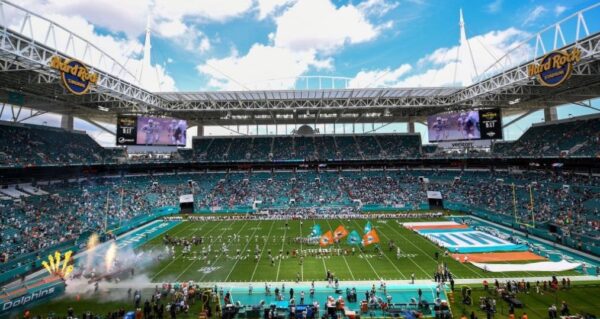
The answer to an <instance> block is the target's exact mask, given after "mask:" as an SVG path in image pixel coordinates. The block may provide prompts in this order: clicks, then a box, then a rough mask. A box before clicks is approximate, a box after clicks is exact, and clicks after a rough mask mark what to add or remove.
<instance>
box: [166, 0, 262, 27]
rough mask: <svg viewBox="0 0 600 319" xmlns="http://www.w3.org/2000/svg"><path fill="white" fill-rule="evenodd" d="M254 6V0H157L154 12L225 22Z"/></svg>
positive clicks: (168, 15) (181, 17)
mask: <svg viewBox="0 0 600 319" xmlns="http://www.w3.org/2000/svg"><path fill="white" fill-rule="evenodd" d="M251 8H252V0H226V1H223V0H155V6H154V14H155V16H156V17H158V18H161V19H168V20H169V19H170V20H180V21H181V20H182V19H183V18H184V17H190V18H199V19H203V20H208V21H216V22H223V21H226V20H228V19H232V18H235V17H238V16H240V15H242V14H244V13H245V12H247V11H248V10H250V9H251Z"/></svg>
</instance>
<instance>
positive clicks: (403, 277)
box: [353, 219, 429, 279]
mask: <svg viewBox="0 0 600 319" xmlns="http://www.w3.org/2000/svg"><path fill="white" fill-rule="evenodd" d="M353 221H354V223H355V224H356V225H357V226H358V229H360V225H359V224H358V222H357V221H356V220H355V219H354V220H353ZM379 233H380V234H381V235H383V236H384V237H385V238H387V240H388V241H389V240H390V238H389V237H388V236H387V235H386V234H385V233H384V232H379ZM380 249H382V248H381V247H380ZM382 253H383V256H385V258H386V259H387V260H388V261H389V262H390V264H392V266H393V267H394V268H395V269H396V271H398V273H399V274H400V276H402V279H408V277H407V276H405V275H404V274H403V273H402V271H400V269H398V267H396V264H395V263H394V262H393V261H392V260H391V259H390V257H388V255H386V254H385V253H384V252H382ZM409 259H410V261H412V262H413V264H415V265H417V267H419V269H421V270H422V271H423V272H424V273H425V276H427V272H426V271H425V270H424V269H423V268H421V266H419V264H417V263H416V262H415V261H414V260H413V259H412V258H409ZM428 277H429V276H428Z"/></svg>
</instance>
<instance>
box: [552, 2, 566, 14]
mask: <svg viewBox="0 0 600 319" xmlns="http://www.w3.org/2000/svg"><path fill="white" fill-rule="evenodd" d="M566 10H567V7H565V6H561V5H560V4H558V5H556V7H554V14H556V16H559V15H561V14H562V13H563V12H565V11H566Z"/></svg>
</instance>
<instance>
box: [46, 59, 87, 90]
mask: <svg viewBox="0 0 600 319" xmlns="http://www.w3.org/2000/svg"><path fill="white" fill-rule="evenodd" d="M50 67H51V68H53V69H56V70H58V71H60V73H61V78H62V81H63V84H64V86H65V88H66V89H67V90H69V92H71V93H73V94H75V95H83V94H86V93H87V92H88V91H89V89H90V86H91V85H92V84H96V83H97V82H98V74H96V73H91V72H89V71H88V68H87V67H86V66H85V64H83V63H81V62H79V61H77V60H69V59H63V58H61V57H59V56H54V57H52V60H50Z"/></svg>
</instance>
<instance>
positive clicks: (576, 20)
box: [474, 3, 600, 82]
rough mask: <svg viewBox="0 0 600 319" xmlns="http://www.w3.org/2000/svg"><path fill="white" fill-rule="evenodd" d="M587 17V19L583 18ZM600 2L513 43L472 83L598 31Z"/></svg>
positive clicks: (599, 25) (599, 27)
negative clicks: (521, 40) (515, 43)
mask: <svg viewBox="0 0 600 319" xmlns="http://www.w3.org/2000/svg"><path fill="white" fill-rule="evenodd" d="M586 16H587V17H588V18H589V19H588V20H586V19H585V17H586ZM598 16H600V3H596V4H594V5H592V6H589V7H587V8H585V9H583V10H581V11H578V12H576V13H573V14H572V15H570V16H568V17H566V18H564V19H562V20H560V21H559V22H557V23H555V24H553V25H550V26H547V27H545V28H544V29H542V30H541V31H539V32H537V33H535V34H533V35H531V36H530V37H529V38H527V39H526V40H525V41H523V42H521V43H519V44H517V45H515V46H513V47H512V48H510V50H509V51H508V52H506V53H505V54H504V55H503V56H501V57H500V58H498V59H497V60H496V62H495V63H494V64H492V65H491V66H489V67H488V68H487V69H485V70H484V71H483V72H482V73H481V74H479V76H478V77H475V79H474V82H480V81H483V80H486V79H488V78H490V77H493V76H495V75H497V74H501V73H503V72H505V71H507V70H510V69H512V68H515V67H517V66H519V65H520V64H522V63H524V62H526V61H530V60H534V59H537V58H539V57H540V56H543V55H545V54H547V53H549V52H552V51H554V50H557V49H560V48H562V47H564V46H567V45H569V44H571V43H577V42H579V40H581V39H583V38H585V37H587V36H589V35H591V34H594V33H595V32H598V31H600V19H598Z"/></svg>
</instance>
